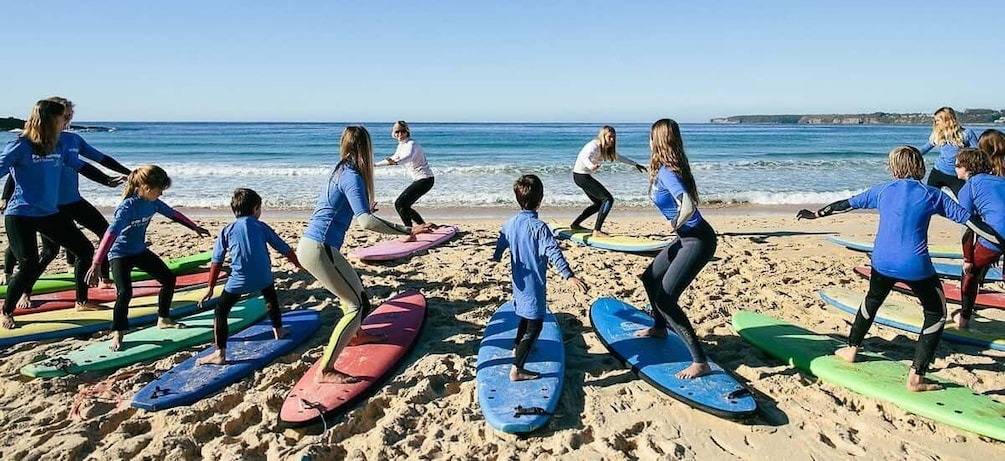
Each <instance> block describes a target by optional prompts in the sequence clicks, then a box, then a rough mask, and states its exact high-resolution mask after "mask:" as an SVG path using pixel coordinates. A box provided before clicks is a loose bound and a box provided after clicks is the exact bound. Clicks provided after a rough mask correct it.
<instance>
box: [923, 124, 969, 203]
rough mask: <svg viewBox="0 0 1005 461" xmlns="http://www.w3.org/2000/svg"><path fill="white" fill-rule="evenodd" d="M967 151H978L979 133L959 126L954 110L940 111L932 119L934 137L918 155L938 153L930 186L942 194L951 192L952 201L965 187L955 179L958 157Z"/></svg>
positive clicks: (959, 180) (930, 138)
mask: <svg viewBox="0 0 1005 461" xmlns="http://www.w3.org/2000/svg"><path fill="white" fill-rule="evenodd" d="M964 147H977V133H975V132H974V131H973V130H967V129H964V128H963V127H962V126H960V122H959V120H958V119H957V118H956V111H954V110H953V108H952V107H940V108H939V110H937V111H935V114H934V115H933V116H932V134H931V135H929V136H928V142H927V143H925V145H923V146H921V149H919V151H921V154H922V155H924V154H926V153H928V151H930V150H932V149H934V148H938V149H939V158H937V159H936V160H935V167H934V168H932V171H931V172H930V173H929V174H928V185H929V186H932V187H935V188H937V189H943V190H945V188H948V189H949V190H950V191H952V194H951V197H952V198H953V200H956V195H957V194H959V193H960V188H961V187H963V179H960V178H959V177H957V176H956V153H957V152H959V150H960V149H963V148H964Z"/></svg>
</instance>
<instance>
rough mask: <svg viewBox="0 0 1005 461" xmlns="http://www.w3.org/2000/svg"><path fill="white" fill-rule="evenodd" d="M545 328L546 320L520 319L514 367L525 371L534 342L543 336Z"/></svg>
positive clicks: (517, 329)
mask: <svg viewBox="0 0 1005 461" xmlns="http://www.w3.org/2000/svg"><path fill="white" fill-rule="evenodd" d="M542 327H544V319H537V320H532V319H525V318H523V317H520V326H518V327H517V328H516V339H514V340H513V342H514V345H515V346H516V354H515V357H514V358H513V366H515V367H516V368H517V369H518V370H521V371H523V366H524V364H526V363H527V357H530V350H531V348H532V347H533V346H534V341H537V337H538V336H541V328H542Z"/></svg>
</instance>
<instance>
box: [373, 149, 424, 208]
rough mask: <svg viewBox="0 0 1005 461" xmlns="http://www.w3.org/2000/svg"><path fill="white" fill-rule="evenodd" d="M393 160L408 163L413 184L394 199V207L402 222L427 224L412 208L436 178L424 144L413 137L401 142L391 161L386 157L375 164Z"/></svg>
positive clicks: (381, 164)
mask: <svg viewBox="0 0 1005 461" xmlns="http://www.w3.org/2000/svg"><path fill="white" fill-rule="evenodd" d="M391 162H394V164H395V165H401V164H405V165H407V166H408V174H409V175H411V177H412V184H409V185H408V187H406V188H405V190H404V191H402V192H401V195H399V196H398V198H397V199H395V201H394V209H395V211H397V212H398V216H400V217H401V222H402V223H404V224H405V225H406V226H411V225H412V224H413V223H415V224H425V223H426V221H425V220H423V219H422V216H420V215H419V213H418V212H416V211H415V210H414V209H412V205H414V204H415V202H417V201H418V200H419V199H420V198H421V197H422V196H423V195H426V192H429V190H430V189H432V188H433V182H434V180H435V179H434V177H433V170H432V168H430V167H429V162H427V161H426V154H425V152H423V151H422V146H420V145H419V143H417V142H415V141H413V140H411V139H408V140H405V141H403V142H399V143H398V148H397V149H395V151H394V155H391V157H390V161H388V159H384V160H382V161H380V162H377V163H376V165H375V166H385V165H391Z"/></svg>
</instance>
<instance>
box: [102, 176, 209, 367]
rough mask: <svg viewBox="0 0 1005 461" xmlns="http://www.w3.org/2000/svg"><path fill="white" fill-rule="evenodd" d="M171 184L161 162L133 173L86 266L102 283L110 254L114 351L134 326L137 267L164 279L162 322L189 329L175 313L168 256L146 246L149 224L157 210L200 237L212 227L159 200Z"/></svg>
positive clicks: (160, 296)
mask: <svg viewBox="0 0 1005 461" xmlns="http://www.w3.org/2000/svg"><path fill="white" fill-rule="evenodd" d="M168 187H171V178H170V177H168V175H167V172H165V171H164V170H163V169H161V167H159V166H156V165H146V166H142V167H140V168H137V169H136V170H134V171H133V172H132V173H129V178H128V179H127V180H126V187H125V188H124V189H123V190H122V203H120V204H119V206H118V207H117V208H116V209H115V216H114V217H113V218H112V224H111V226H109V227H108V231H106V232H105V235H104V237H102V239H101V244H100V245H99V246H98V251H96V252H95V253H94V260H93V261H91V268H90V269H89V270H88V271H87V281H88V283H90V284H91V286H94V285H97V283H98V274H99V272H100V271H101V261H103V260H104V259H105V256H106V255H107V257H108V260H109V261H110V263H111V266H112V268H111V270H112V277H113V278H114V279H115V307H114V310H113V312H112V344H111V345H109V349H111V350H112V351H117V350H119V349H120V348H121V347H122V337H123V336H124V335H125V334H126V330H127V329H128V328H129V301H130V300H131V299H132V297H133V283H132V277H131V275H130V273H131V272H132V270H133V268H134V267H135V268H137V269H139V270H141V271H143V272H146V273H147V274H150V276H151V277H153V278H154V279H155V280H157V281H158V282H159V283H160V284H161V289H160V293H159V294H158V297H157V327H158V328H184V325H182V324H180V323H178V322H175V321H174V320H173V319H171V317H170V314H171V300H172V299H173V298H174V287H175V278H176V277H175V275H174V273H172V272H171V270H170V269H168V267H167V265H166V264H164V261H163V260H161V258H160V257H159V256H157V255H156V254H154V252H152V251H150V249H149V248H147V244H146V236H147V226H149V225H150V220H151V218H153V216H154V213H160V214H161V215H164V216H166V217H168V218H170V219H171V220H173V221H175V222H177V223H179V224H181V225H183V226H185V227H187V228H189V229H192V230H193V231H195V233H196V234H198V235H199V236H200V237H202V236H207V237H208V236H209V231H207V230H206V229H204V228H202V227H199V226H198V225H197V224H196V223H194V222H192V220H190V219H188V218H187V217H186V216H185V215H183V214H181V213H179V212H178V211H176V210H175V209H173V208H171V207H170V206H168V205H167V204H166V203H164V202H162V201H160V196H161V195H162V194H163V193H164V189H167V188H168Z"/></svg>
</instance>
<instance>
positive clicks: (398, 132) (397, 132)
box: [391, 130, 405, 134]
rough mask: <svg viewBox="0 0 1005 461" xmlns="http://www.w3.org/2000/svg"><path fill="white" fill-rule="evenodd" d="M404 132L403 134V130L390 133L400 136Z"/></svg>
mask: <svg viewBox="0 0 1005 461" xmlns="http://www.w3.org/2000/svg"><path fill="white" fill-rule="evenodd" d="M404 132H405V131H404V130H394V131H392V132H391V133H393V134H400V133H404Z"/></svg>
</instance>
